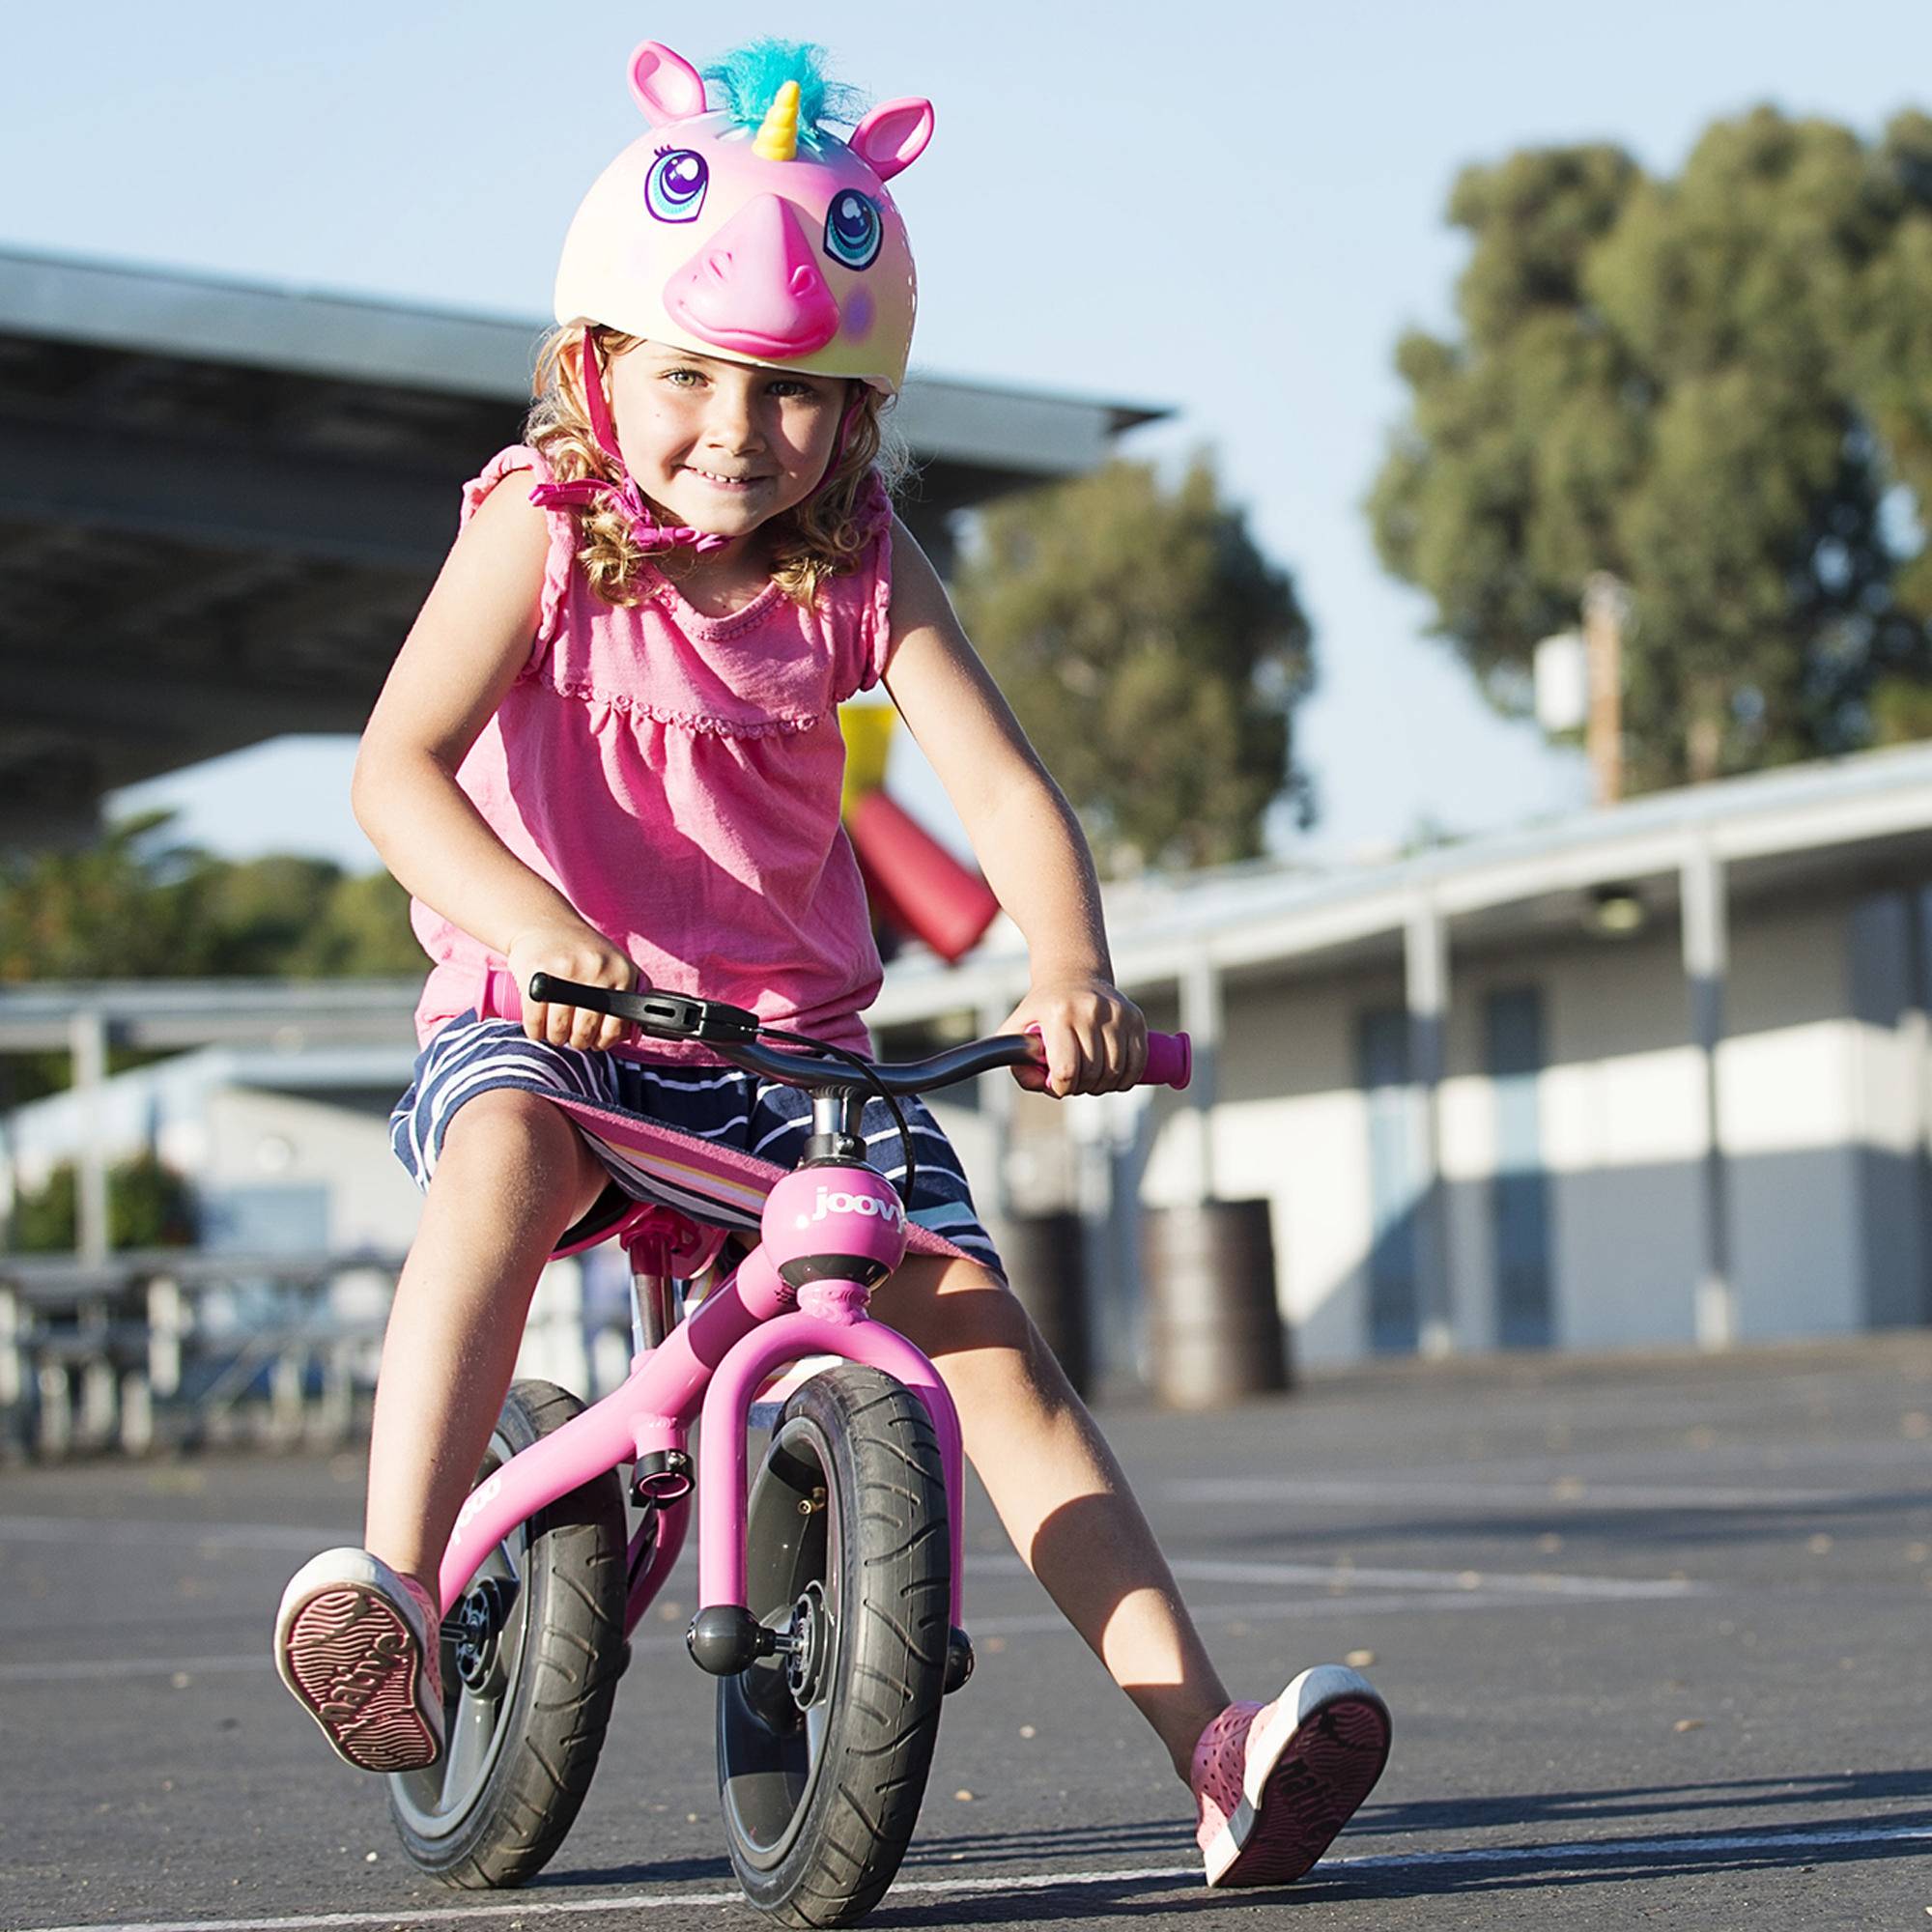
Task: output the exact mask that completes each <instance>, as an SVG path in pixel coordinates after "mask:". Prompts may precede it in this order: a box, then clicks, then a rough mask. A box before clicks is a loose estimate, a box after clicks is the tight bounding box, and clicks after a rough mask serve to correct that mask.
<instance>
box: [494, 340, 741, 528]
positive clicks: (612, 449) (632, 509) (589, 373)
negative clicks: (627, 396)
mask: <svg viewBox="0 0 1932 1932" xmlns="http://www.w3.org/2000/svg"><path fill="white" fill-rule="evenodd" d="M581 367H582V374H583V405H584V409H585V410H586V412H588V414H589V416H590V434H591V435H592V436H593V437H594V438H595V439H596V441H597V446H598V448H599V449H600V450H602V451H603V453H604V455H605V457H606V458H607V459H608V460H609V461H610V463H611V466H612V468H614V469H615V470H616V472H617V480H616V481H615V482H612V481H611V479H610V478H609V477H607V476H580V477H578V478H576V479H575V480H574V481H572V482H569V483H539V484H538V485H537V487H536V488H535V489H534V490H532V491H531V492H530V501H531V502H533V503H536V504H540V505H542V506H543V507H544V508H546V509H548V508H549V507H550V506H551V505H552V504H566V503H569V504H585V503H594V502H596V500H597V499H598V497H600V496H602V497H608V498H609V499H610V501H611V503H612V504H614V505H615V506H616V508H617V509H618V510H619V511H620V512H621V513H622V514H623V515H624V516H625V517H627V518H628V519H629V520H630V534H631V541H632V542H633V543H635V544H636V545H637V546H638V548H639V550H640V551H642V552H643V553H644V554H645V555H646V556H659V555H662V554H664V553H665V552H667V551H673V550H689V551H693V552H695V553H696V554H697V555H699V556H708V555H709V554H711V553H712V552H713V551H720V550H724V549H725V547H726V546H727V545H728V544H729V543H730V542H731V539H730V538H729V537H721V536H717V535H715V534H713V533H712V532H711V531H709V530H695V529H692V528H691V527H690V526H687V525H684V524H661V523H660V522H659V521H658V520H657V517H656V516H655V515H654V514H653V512H652V510H651V506H650V505H649V504H648V503H647V502H645V501H644V493H643V492H642V491H641V490H639V488H638V484H637V479H636V478H635V477H634V476H633V475H632V474H631V472H630V471H629V470H628V469H626V468H625V467H624V453H623V451H622V450H621V449H619V448H618V447H617V427H616V425H615V424H614V423H613V422H612V421H611V405H610V403H609V402H608V401H607V400H606V399H605V395H604V376H603V371H602V370H601V369H600V368H599V366H598V361H597V344H596V340H595V338H594V336H593V333H592V331H591V328H590V327H589V325H588V324H586V325H585V326H584V330H583V356H582V364H581Z"/></svg>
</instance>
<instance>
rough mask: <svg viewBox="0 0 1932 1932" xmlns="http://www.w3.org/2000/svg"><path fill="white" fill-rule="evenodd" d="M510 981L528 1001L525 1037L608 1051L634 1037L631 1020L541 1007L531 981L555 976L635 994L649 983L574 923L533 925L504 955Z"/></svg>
mask: <svg viewBox="0 0 1932 1932" xmlns="http://www.w3.org/2000/svg"><path fill="white" fill-rule="evenodd" d="M505 959H506V963H507V964H508V966H509V969H510V977H511V978H512V979H513V980H515V981H516V982H517V987H518V990H519V991H520V992H522V993H523V996H524V1032H525V1033H526V1035H527V1036H528V1037H530V1038H531V1039H537V1040H548V1041H549V1042H550V1044H551V1045H553V1046H576V1047H583V1048H595V1049H599V1050H602V1049H607V1048H610V1047H613V1046H616V1045H619V1044H621V1042H622V1041H623V1040H624V1038H625V1037H626V1036H627V1035H628V1034H629V1033H630V1031H631V1023H630V1021H629V1020H620V1019H618V1018H617V1017H616V1016H615V1015H614V1014H612V1013H598V1012H592V1011H591V1010H590V1009H589V1008H588V1007H566V1006H559V1005H557V1004H556V1003H555V1002H554V1001H553V1002H551V1003H550V1004H548V1005H538V1004H537V1003H536V1002H534V1001H532V1000H531V998H530V997H529V983H530V975H531V974H532V973H553V974H554V975H555V976H556V977H557V978H558V979H559V980H577V981H579V982H580V983H581V984H582V985H586V986H609V987H610V988H611V991H612V992H617V993H630V992H635V991H637V990H639V988H641V987H644V986H648V985H649V984H650V981H649V980H646V979H645V978H644V976H643V975H642V974H641V973H640V972H639V971H638V969H637V967H636V965H635V964H633V962H632V961H631V960H630V959H629V958H627V957H626V956H625V955H624V954H623V953H622V952H619V951H618V950H617V949H616V947H614V946H612V945H611V942H610V941H609V940H608V939H606V938H605V937H604V935H603V934H602V933H601V932H598V931H596V930H595V929H594V928H593V927H591V926H587V925H582V924H580V923H577V922H575V921H562V920H559V921H557V922H556V923H554V924H547V925H530V926H526V927H525V928H524V930H523V931H522V932H520V933H518V934H517V936H516V938H515V939H513V940H512V941H511V942H510V950H509V952H508V953H507V954H506V955H505Z"/></svg>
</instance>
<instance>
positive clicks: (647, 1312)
mask: <svg viewBox="0 0 1932 1932" xmlns="http://www.w3.org/2000/svg"><path fill="white" fill-rule="evenodd" d="M624 1253H625V1255H626V1256H627V1257H628V1259H629V1261H630V1264H631V1349H632V1352H633V1353H634V1354H638V1355H641V1354H643V1353H644V1352H645V1351H646V1350H651V1349H655V1348H656V1347H657V1346H658V1345H659V1344H660V1343H661V1342H663V1340H664V1339H665V1337H666V1336H667V1335H668V1334H669V1333H670V1331H671V1328H672V1327H673V1325H674V1324H675V1322H676V1321H677V1306H676V1301H675V1295H676V1286H675V1284H674V1282H673V1280H672V1278H671V1272H670V1243H669V1242H668V1241H667V1240H666V1239H665V1237H664V1235H663V1234H662V1233H661V1232H660V1231H659V1230H658V1229H656V1228H653V1227H650V1226H648V1225H646V1226H644V1227H641V1228H639V1230H638V1231H637V1233H636V1234H635V1235H631V1236H627V1237H626V1239H625V1242H624Z"/></svg>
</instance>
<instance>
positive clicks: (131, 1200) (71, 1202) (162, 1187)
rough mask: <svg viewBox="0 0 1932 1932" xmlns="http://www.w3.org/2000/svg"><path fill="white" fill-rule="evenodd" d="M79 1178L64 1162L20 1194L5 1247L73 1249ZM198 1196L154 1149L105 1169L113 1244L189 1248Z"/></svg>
mask: <svg viewBox="0 0 1932 1932" xmlns="http://www.w3.org/2000/svg"><path fill="white" fill-rule="evenodd" d="M79 1227H80V1213H79V1207H78V1181H77V1179H76V1178H75V1174H74V1167H73V1163H72V1162H71V1161H62V1162H61V1163H60V1165H59V1166H57V1167H55V1168H54V1169H53V1170H52V1171H51V1172H50V1173H49V1174H48V1176H47V1179H46V1182H45V1184H44V1185H43V1186H42V1187H40V1188H39V1189H37V1190H36V1191H35V1192H33V1193H31V1194H24V1193H23V1194H21V1195H19V1196H17V1197H16V1198H15V1200H14V1213H13V1218H12V1221H11V1223H10V1225H9V1226H8V1229H7V1240H6V1243H5V1245H6V1247H7V1248H8V1249H9V1250H11V1251H12V1252H13V1253H14V1254H28V1255H35V1254H71V1253H72V1252H73V1249H74V1246H75V1244H76V1243H77V1242H78V1240H79V1238H80V1236H79ZM194 1237H195V1211H194V1196H193V1193H192V1191H191V1190H190V1189H189V1187H188V1184H187V1182H186V1181H185V1179H183V1178H182V1176H180V1175H179V1174H177V1173H176V1172H175V1170H174V1169H173V1168H171V1167H168V1166H165V1165H164V1164H163V1163H162V1162H161V1160H160V1159H159V1157H158V1156H157V1155H156V1154H155V1153H154V1152H152V1151H146V1152H142V1153H137V1154H133V1155H130V1156H129V1157H128V1159H126V1160H123V1161H117V1162H116V1163H115V1164H114V1166H112V1167H111V1168H109V1169H108V1171H107V1240H108V1245H109V1246H110V1247H113V1248H117V1249H119V1248H181V1247H191V1246H192V1245H193V1243H194Z"/></svg>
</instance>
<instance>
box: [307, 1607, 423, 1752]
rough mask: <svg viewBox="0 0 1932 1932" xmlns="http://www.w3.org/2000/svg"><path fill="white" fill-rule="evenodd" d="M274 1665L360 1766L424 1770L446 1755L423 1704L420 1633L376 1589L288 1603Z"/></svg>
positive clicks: (333, 1741) (338, 1745)
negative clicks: (420, 1699) (420, 1698)
mask: <svg viewBox="0 0 1932 1932" xmlns="http://www.w3.org/2000/svg"><path fill="white" fill-rule="evenodd" d="M281 1623H282V1628H281V1631H280V1633H279V1634H278V1635H277V1640H276V1644H275V1667H276V1669H277V1670H278V1671H279V1672H280V1673H281V1679H282V1682H283V1683H284V1684H286V1685H287V1686H288V1687H289V1689H290V1690H292V1691H293V1692H294V1693H295V1695H296V1697H297V1699H298V1702H299V1703H300V1704H301V1706H302V1708H303V1709H304V1710H305V1711H307V1712H308V1714H309V1716H310V1717H312V1718H313V1719H315V1720H316V1722H317V1723H318V1724H319V1725H320V1726H321V1727H322V1734H323V1736H324V1737H326V1738H327V1740H328V1742H329V1744H330V1745H331V1747H333V1748H334V1750H335V1753H336V1755H337V1756H338V1757H340V1758H342V1759H343V1760H344V1761H345V1762H347V1763H349V1764H353V1765H355V1768H356V1769H357V1770H358V1771H378V1772H398V1771H425V1770H427V1769H428V1768H429V1767H430V1766H431V1765H433V1764H434V1763H435V1762H436V1761H437V1759H438V1758H439V1757H440V1756H441V1754H442V1748H441V1744H440V1740H439V1739H438V1738H437V1736H436V1734H435V1732H433V1731H432V1730H431V1729H430V1727H429V1724H428V1721H427V1720H426V1719H424V1717H423V1714H422V1710H421V1708H420V1706H419V1704H418V1702H417V1689H418V1686H419V1684H420V1682H421V1679H422V1662H423V1660H422V1652H421V1649H420V1646H419V1645H418V1644H417V1642H416V1636H415V1633H414V1632H413V1631H412V1630H411V1628H410V1627H409V1625H408V1624H407V1623H405V1622H404V1621H403V1619H402V1618H401V1617H400V1616H399V1615H398V1614H397V1612H396V1609H395V1606H394V1605H392V1604H390V1603H389V1602H388V1600H387V1599H386V1598H384V1596H382V1595H381V1594H380V1593H379V1592H378V1591H375V1590H373V1589H365V1588H363V1587H361V1586H360V1585H358V1584H355V1583H331V1584H328V1585H327V1586H325V1587H324V1588H322V1589H320V1590H317V1591H316V1592H315V1593H314V1594H313V1595H312V1596H308V1597H304V1598H301V1599H298V1601H297V1602H296V1603H295V1604H294V1605H285V1606H284V1608H283V1612H282V1619H281Z"/></svg>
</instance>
